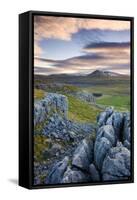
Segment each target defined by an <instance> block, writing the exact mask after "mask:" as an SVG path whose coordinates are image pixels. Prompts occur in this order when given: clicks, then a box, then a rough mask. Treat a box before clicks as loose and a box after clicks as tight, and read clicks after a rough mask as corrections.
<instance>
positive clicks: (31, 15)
mask: <svg viewBox="0 0 137 200" xmlns="http://www.w3.org/2000/svg"><path fill="white" fill-rule="evenodd" d="M133 40H134V19H133V17H124V16H103V15H90V14H74V13H73V14H72V13H71V14H70V13H69V14H68V13H55V12H39V11H28V12H25V13H22V14H20V15H19V185H20V186H23V187H26V188H29V189H35V188H49V187H64V186H65V187H66V186H67V187H68V186H83V185H100V184H116V183H132V182H133V181H134V115H133V114H134V112H133V108H134V105H133V104H134V103H133V101H134V100H133V99H134V97H133V95H134V94H133V93H134V70H133V65H134V59H133V56H134V55H133V54H134V52H133V50H134V49H133V43H134V41H133Z"/></svg>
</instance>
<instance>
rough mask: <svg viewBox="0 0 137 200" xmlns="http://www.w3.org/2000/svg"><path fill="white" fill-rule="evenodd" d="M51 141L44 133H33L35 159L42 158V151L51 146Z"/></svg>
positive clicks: (40, 159) (39, 159)
mask: <svg viewBox="0 0 137 200" xmlns="http://www.w3.org/2000/svg"><path fill="white" fill-rule="evenodd" d="M51 145H52V144H51V142H50V141H49V140H48V138H47V137H46V136H45V135H42V134H36V135H34V155H35V161H37V162H39V161H42V160H43V152H44V151H45V150H46V149H49V148H51Z"/></svg>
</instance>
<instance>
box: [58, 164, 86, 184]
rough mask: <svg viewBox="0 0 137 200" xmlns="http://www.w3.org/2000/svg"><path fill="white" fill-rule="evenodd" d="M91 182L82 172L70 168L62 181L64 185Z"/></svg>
mask: <svg viewBox="0 0 137 200" xmlns="http://www.w3.org/2000/svg"><path fill="white" fill-rule="evenodd" d="M89 180H90V177H89V175H86V174H85V173H83V172H82V171H81V170H79V169H77V168H74V169H71V168H70V167H68V169H67V170H66V172H65V173H64V177H63V179H62V181H61V182H62V183H79V182H87V181H89Z"/></svg>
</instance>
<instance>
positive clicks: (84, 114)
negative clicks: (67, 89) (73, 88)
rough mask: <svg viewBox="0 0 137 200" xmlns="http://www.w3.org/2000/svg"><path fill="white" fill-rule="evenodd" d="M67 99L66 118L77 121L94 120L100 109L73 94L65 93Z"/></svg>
mask: <svg viewBox="0 0 137 200" xmlns="http://www.w3.org/2000/svg"><path fill="white" fill-rule="evenodd" d="M67 96H68V100H69V112H68V118H69V119H70V120H74V121H77V122H91V123H92V122H93V123H95V122H96V117H97V115H98V114H99V113H100V111H101V110H100V109H98V108H96V107H95V106H94V105H90V104H89V103H86V102H84V101H81V100H79V99H77V98H75V97H73V96H70V95H67Z"/></svg>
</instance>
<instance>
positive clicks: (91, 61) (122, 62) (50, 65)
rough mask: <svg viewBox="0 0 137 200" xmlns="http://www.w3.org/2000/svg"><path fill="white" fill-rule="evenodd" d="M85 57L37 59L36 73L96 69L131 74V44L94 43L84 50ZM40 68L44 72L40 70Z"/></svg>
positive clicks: (86, 71)
mask: <svg viewBox="0 0 137 200" xmlns="http://www.w3.org/2000/svg"><path fill="white" fill-rule="evenodd" d="M83 52H84V53H85V54H84V55H81V56H76V57H72V58H69V59H65V60H50V59H43V58H35V66H37V71H36V73H45V74H46V75H49V74H55V73H56V74H58V73H83V74H84V73H85V74H87V73H91V72H92V71H94V70H96V69H104V70H111V71H113V72H119V73H123V74H129V69H130V43H105V42H103V43H94V44H89V45H87V46H85V47H84V48H83ZM38 67H40V68H42V70H41V69H40V70H38Z"/></svg>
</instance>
